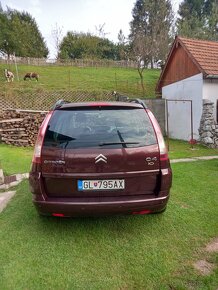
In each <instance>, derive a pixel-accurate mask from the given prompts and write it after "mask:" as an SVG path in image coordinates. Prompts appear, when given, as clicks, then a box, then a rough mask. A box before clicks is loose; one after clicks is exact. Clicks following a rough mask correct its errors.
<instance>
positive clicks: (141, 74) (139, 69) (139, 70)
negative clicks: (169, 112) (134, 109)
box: [138, 67, 145, 97]
mask: <svg viewBox="0 0 218 290" xmlns="http://www.w3.org/2000/svg"><path fill="white" fill-rule="evenodd" d="M143 70H144V68H142V69H141V68H139V67H138V73H139V76H140V81H141V87H142V95H143V97H144V96H145V86H144V78H143Z"/></svg>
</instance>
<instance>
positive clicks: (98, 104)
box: [90, 102, 109, 107]
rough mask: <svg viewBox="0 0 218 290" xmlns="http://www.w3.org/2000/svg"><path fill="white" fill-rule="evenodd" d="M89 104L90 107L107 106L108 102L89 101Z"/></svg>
mask: <svg viewBox="0 0 218 290" xmlns="http://www.w3.org/2000/svg"><path fill="white" fill-rule="evenodd" d="M90 106H91V107H103V106H109V104H108V103H104V102H96V103H91V104H90Z"/></svg>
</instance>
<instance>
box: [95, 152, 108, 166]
mask: <svg viewBox="0 0 218 290" xmlns="http://www.w3.org/2000/svg"><path fill="white" fill-rule="evenodd" d="M100 161H102V162H104V163H107V157H106V156H104V155H103V154H99V155H98V156H97V157H95V164H97V163H98V162H100Z"/></svg>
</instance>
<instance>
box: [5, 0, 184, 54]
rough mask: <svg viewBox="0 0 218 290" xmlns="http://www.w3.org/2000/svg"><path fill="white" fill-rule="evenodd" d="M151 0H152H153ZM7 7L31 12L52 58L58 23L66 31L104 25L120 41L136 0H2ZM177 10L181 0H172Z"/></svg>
mask: <svg viewBox="0 0 218 290" xmlns="http://www.w3.org/2000/svg"><path fill="white" fill-rule="evenodd" d="M151 1H152V0H151ZM0 2H1V3H2V7H3V9H4V10H5V9H6V6H8V7H10V8H13V9H17V10H19V11H27V12H29V13H30V14H31V15H32V16H33V17H34V18H35V20H36V22H37V24H38V26H39V29H40V31H41V33H42V35H43V37H44V38H45V40H46V42H47V46H48V48H49V51H50V57H54V41H53V38H52V34H51V31H52V29H54V28H55V26H56V23H57V26H58V27H59V28H61V29H62V31H63V35H66V32H67V31H77V32H81V31H82V32H90V33H96V27H99V25H103V24H104V23H105V25H104V31H105V32H106V33H108V34H107V35H106V37H107V38H109V39H110V40H112V41H114V42H117V35H118V32H119V30H120V29H122V30H123V33H124V35H125V36H128V34H129V22H130V21H131V19H132V14H131V13H132V9H133V7H134V3H135V2H136V0H19V1H17V0H8V1H7V0H0ZM172 2H173V8H174V11H176V10H177V8H178V3H180V2H181V0H172Z"/></svg>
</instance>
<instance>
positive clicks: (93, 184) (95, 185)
mask: <svg viewBox="0 0 218 290" xmlns="http://www.w3.org/2000/svg"><path fill="white" fill-rule="evenodd" d="M119 189H125V180H124V179H111V180H78V190H82V191H84V190H119Z"/></svg>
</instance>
